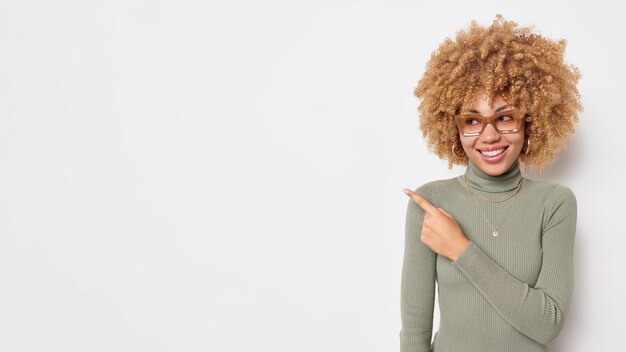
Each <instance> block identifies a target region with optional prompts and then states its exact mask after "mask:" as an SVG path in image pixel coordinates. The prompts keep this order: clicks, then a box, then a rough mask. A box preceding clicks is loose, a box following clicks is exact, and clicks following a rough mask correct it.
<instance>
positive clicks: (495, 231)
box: [464, 177, 524, 237]
mask: <svg viewBox="0 0 626 352" xmlns="http://www.w3.org/2000/svg"><path fill="white" fill-rule="evenodd" d="M464 179H465V178H464ZM523 181H524V178H523V177H522V178H521V179H520V182H519V185H518V186H517V189H516V190H515V193H513V195H511V196H509V197H507V198H505V199H503V200H499V201H492V200H490V199H487V198H484V197H481V196H480V195H478V194H475V193H474V192H472V191H471V190H470V188H469V186H468V185H467V180H466V181H465V189H466V190H467V191H468V193H469V194H470V196H474V197H472V200H473V201H474V204H476V209H479V210H478V211H479V212H480V208H479V206H478V202H477V201H476V197H480V198H482V199H484V200H486V201H488V202H491V203H502V202H504V201H505V200H508V199H511V198H513V197H515V196H516V195H517V193H518V192H519V190H520V189H521V188H522V184H523V183H524V182H523ZM512 207H513V201H511V203H510V204H509V209H508V210H507V212H506V213H505V214H504V217H503V218H502V221H500V223H499V224H498V226H497V227H496V226H493V224H492V223H491V222H490V221H489V220H488V219H487V217H486V216H485V215H484V214H483V213H480V215H481V216H482V217H483V219H484V220H485V222H486V223H487V224H489V227H491V235H492V236H493V237H498V236H499V235H500V226H502V224H503V223H504V221H505V220H506V219H507V216H508V215H509V213H510V212H511V209H512Z"/></svg>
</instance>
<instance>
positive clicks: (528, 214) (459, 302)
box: [400, 162, 576, 352]
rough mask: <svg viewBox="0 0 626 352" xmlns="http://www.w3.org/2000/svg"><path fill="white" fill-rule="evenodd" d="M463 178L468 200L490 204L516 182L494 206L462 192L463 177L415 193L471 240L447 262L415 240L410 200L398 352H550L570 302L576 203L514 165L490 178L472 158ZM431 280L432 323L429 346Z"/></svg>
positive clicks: (418, 221)
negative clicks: (437, 317)
mask: <svg viewBox="0 0 626 352" xmlns="http://www.w3.org/2000/svg"><path fill="white" fill-rule="evenodd" d="M465 176H466V177H467V184H468V186H469V187H470V188H471V190H472V191H473V192H474V194H476V195H480V196H482V197H485V198H488V199H491V200H499V199H504V198H506V197H507V196H509V195H512V194H513V193H514V192H515V189H516V187H517V186H518V184H519V182H520V180H522V181H523V183H522V187H521V189H520V190H519V193H518V194H517V195H516V196H515V197H514V198H512V199H509V200H507V201H504V202H501V203H490V202H488V201H485V200H483V199H481V198H479V197H477V196H475V195H472V194H471V193H469V192H468V190H467V189H466V188H465V185H464V177H463V175H460V176H458V177H455V178H451V179H447V180H440V181H434V182H430V183H427V184H425V185H423V186H421V187H419V188H417V189H416V190H415V191H416V193H418V194H420V195H422V196H423V197H424V198H426V199H427V200H428V201H429V202H431V204H433V205H434V206H435V207H440V208H443V209H444V210H446V211H447V212H448V213H450V214H451V215H452V216H453V217H454V218H455V219H456V221H457V222H458V224H459V226H460V227H461V230H462V231H463V233H464V235H465V236H466V237H467V238H468V239H469V240H470V243H469V245H468V246H467V247H466V249H465V250H464V251H463V253H462V254H461V255H460V256H459V257H458V258H457V260H456V261H455V262H452V261H450V260H449V259H448V258H446V257H443V256H439V255H437V254H436V253H435V252H433V251H432V250H431V249H430V248H428V247H427V246H426V245H424V244H423V243H422V242H421V241H420V232H421V227H422V219H423V215H424V212H423V210H422V209H421V208H420V207H419V206H418V205H417V204H415V202H414V201H413V200H409V203H408V208H407V216H406V233H405V251H404V263H403V267H402V287H401V292H402V293H401V316H402V330H401V331H400V350H401V352H418V351H433V352H477V351H480V352H503V351H506V352H517V351H519V352H534V351H548V348H547V347H546V344H548V343H549V342H550V341H552V340H554V339H555V338H556V336H557V335H558V334H559V332H560V331H561V328H562V326H563V323H564V321H565V318H566V316H567V312H568V308H569V304H570V300H571V296H572V288H573V280H574V270H573V246H574V235H575V232H576V198H575V196H574V194H573V193H572V191H571V190H570V189H569V188H567V187H565V186H562V185H559V184H554V183H549V182H540V181H533V180H529V179H527V178H524V177H522V174H521V171H520V168H519V164H517V163H515V164H513V165H512V166H511V168H510V169H509V170H507V171H506V172H505V173H504V174H502V175H500V176H489V175H487V174H485V173H483V172H482V171H480V169H478V168H477V167H476V165H475V164H473V163H471V162H470V163H469V165H468V167H467V169H466V171H465ZM486 220H488V221H489V222H490V223H491V224H492V225H493V226H494V227H496V228H498V229H499V235H498V236H497V237H494V236H493V235H492V232H493V231H492V229H491V227H490V225H489V224H488V222H487V221H486ZM500 224H501V225H500ZM435 282H437V287H438V290H437V292H438V297H439V309H440V324H439V329H438V330H437V332H436V334H435V337H434V340H433V341H432V346H431V339H432V330H433V329H432V325H433V324H432V319H433V308H434V300H435Z"/></svg>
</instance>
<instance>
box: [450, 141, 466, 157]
mask: <svg viewBox="0 0 626 352" xmlns="http://www.w3.org/2000/svg"><path fill="white" fill-rule="evenodd" d="M457 142H460V141H459V140H458V139H457V140H456V141H454V143H452V155H454V156H456V157H457V158H465V151H463V152H462V153H461V154H458V153H457V148H456V144H457ZM462 149H463V146H462V145H461V150H462Z"/></svg>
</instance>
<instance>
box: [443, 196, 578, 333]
mask: <svg viewBox="0 0 626 352" xmlns="http://www.w3.org/2000/svg"><path fill="white" fill-rule="evenodd" d="M545 209H546V210H545V212H544V222H543V231H542V240H541V246H542V251H543V257H542V264H541V271H540V273H539V276H538V279H537V282H536V283H535V285H534V287H531V286H530V285H528V284H527V283H525V282H522V281H520V280H518V279H517V278H515V277H514V276H512V275H511V274H509V273H508V272H507V271H505V270H504V269H503V268H502V267H501V266H500V265H498V264H497V263H496V262H494V261H493V260H492V259H491V258H490V257H489V256H487V255H486V254H485V252H483V251H482V250H481V249H480V248H479V247H478V246H477V245H476V244H475V243H474V242H470V244H469V245H468V246H467V247H466V249H465V250H464V252H463V253H462V254H461V255H460V256H459V257H458V258H457V260H456V261H455V262H453V265H454V266H456V267H457V268H459V269H460V270H461V272H462V273H463V274H464V275H465V276H466V277H467V278H468V279H469V280H470V281H471V283H472V284H473V285H474V286H475V287H476V288H477V289H478V291H479V292H480V293H481V294H482V295H483V296H484V297H485V298H486V299H487V301H489V303H490V304H491V305H492V306H493V307H494V308H495V310H496V311H497V312H498V313H499V314H500V315H501V316H502V317H503V318H504V319H505V320H506V321H507V322H508V323H509V324H510V325H511V326H513V327H514V328H515V329H517V330H518V331H520V332H521V333H523V334H524V335H526V336H528V337H530V338H531V339H533V340H535V341H537V342H539V343H541V344H544V345H545V344H548V343H549V342H550V341H552V340H554V339H555V338H556V336H557V335H558V334H559V332H560V331H561V328H562V327H563V322H564V321H565V317H566V315H567V312H568V309H569V305H570V301H571V296H572V289H573V285H574V268H573V249H574V237H575V232H576V211H577V210H576V198H575V196H574V194H573V193H572V191H571V190H570V189H569V188H567V187H565V186H562V185H556V186H555V188H554V189H553V193H552V196H551V197H550V199H549V200H548V204H547V205H546V208H545Z"/></svg>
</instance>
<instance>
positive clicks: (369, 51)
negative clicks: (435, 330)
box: [0, 0, 626, 352]
mask: <svg viewBox="0 0 626 352" xmlns="http://www.w3.org/2000/svg"><path fill="white" fill-rule="evenodd" d="M502 3H503V2H502V1H474V2H462V1H436V2H435V1H421V2H420V1H384V2H383V1H337V0H334V1H310V2H306V3H298V2H295V1H282V2H279V1H258V2H254V1H247V2H234V1H154V0H153V1H148V0H126V1H121V0H117V1H69V0H68V1H2V0H0V351H11V352H12V351H64V352H70V351H216V352H221V351H273V352H277V351H298V352H307V351H341V352H344V351H359V352H365V351H368V352H369V351H397V350H398V346H399V337H398V334H399V331H400V273H401V265H402V254H403V248H404V247H403V246H404V243H403V242H404V220H405V212H406V206H407V197H406V196H405V195H404V194H403V193H402V188H405V187H408V188H416V187H417V186H419V185H421V184H423V183H425V182H428V181H432V180H435V179H441V178H449V177H454V176H456V175H458V174H460V173H461V172H463V170H464V169H463V168H453V169H452V170H449V169H448V168H447V163H446V162H445V161H441V160H439V159H437V158H436V157H435V156H433V155H431V154H429V153H428V151H427V149H426V147H425V144H424V142H423V140H422V139H421V132H420V131H419V130H418V128H417V123H418V122H417V112H416V107H417V104H418V101H417V100H416V99H415V98H414V97H413V96H412V90H413V88H414V86H415V85H416V83H417V81H418V79H419V78H420V77H421V75H422V73H423V70H424V65H425V63H426V61H427V60H428V58H429V56H430V53H431V52H432V51H433V50H434V49H436V47H437V46H438V45H439V43H441V42H442V41H443V39H444V38H445V37H447V36H454V34H455V32H456V31H457V30H458V29H461V28H464V27H466V26H468V25H469V23H470V21H471V20H472V19H476V20H477V21H478V22H479V23H481V24H483V25H488V24H490V23H491V21H492V20H493V19H494V18H495V15H496V13H501V14H503V15H504V16H505V18H506V19H509V20H514V21H517V22H519V23H520V24H522V25H532V24H534V25H535V26H536V30H537V32H539V33H541V34H543V35H546V36H548V37H550V38H553V39H560V38H565V39H567V41H568V47H567V56H566V59H567V61H568V62H569V63H572V64H575V65H576V66H578V67H579V68H580V70H581V72H582V74H583V78H582V80H581V81H580V84H579V89H580V92H581V94H582V97H583V103H584V105H585V111H584V112H583V113H582V115H581V120H580V123H579V124H578V131H577V133H576V135H575V137H574V138H573V139H572V141H571V143H570V144H569V147H568V149H567V150H565V151H564V152H562V153H561V154H560V155H559V158H558V160H557V162H556V163H553V164H550V165H548V166H547V167H546V168H545V170H544V172H543V173H542V174H541V175H537V174H536V173H531V174H529V175H527V177H530V178H535V179H545V180H550V181H554V182H561V183H563V184H565V185H567V186H569V187H570V188H571V189H572V190H573V191H574V192H575V194H576V196H577V199H578V211H579V214H578V232H577V237H576V288H575V292H574V299H573V302H572V308H571V311H570V315H569V318H568V321H567V323H566V325H565V328H564V330H563V332H562V334H561V335H560V336H559V338H558V339H557V341H556V342H555V343H553V344H552V345H551V346H550V347H551V350H552V351H555V352H559V351H562V352H583V351H584V352H588V351H603V352H606V351H621V350H623V339H624V335H623V326H624V316H625V313H626V312H625V306H626V303H624V299H623V298H624V297H625V296H626V283H625V280H624V277H625V275H626V265H625V264H624V261H623V253H624V250H625V249H624V248H625V245H626V240H625V239H624V236H625V235H626V231H625V230H624V228H625V225H624V220H625V217H624V206H623V203H624V200H625V198H626V186H625V185H624V184H625V182H624V172H625V171H626V170H625V169H624V165H625V164H624V160H626V148H625V147H624V141H625V138H624V136H625V135H626V132H625V131H626V122H625V117H626V116H625V115H626V114H625V113H624V101H625V100H624V96H625V94H626V88H625V87H624V82H625V81H626V68H625V67H626V66H625V65H624V60H625V58H626V55H625V50H624V45H623V41H624V39H623V36H624V34H625V29H624V16H623V15H624V13H625V11H624V9H623V8H621V6H622V5H617V2H609V1H591V2H584V3H578V2H566V1H560V2H548V1H523V2H522V1H518V2H515V4H513V5H503V4H502ZM435 327H436V325H435Z"/></svg>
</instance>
